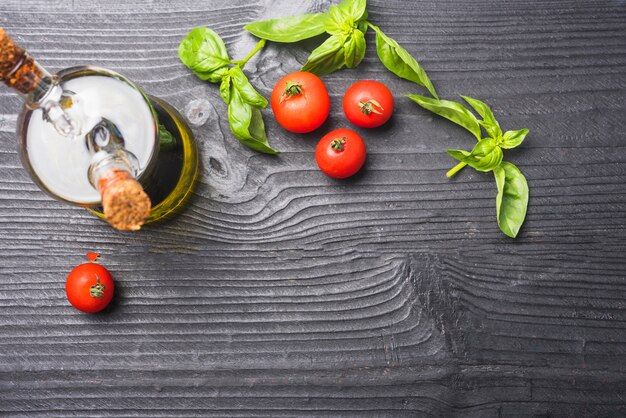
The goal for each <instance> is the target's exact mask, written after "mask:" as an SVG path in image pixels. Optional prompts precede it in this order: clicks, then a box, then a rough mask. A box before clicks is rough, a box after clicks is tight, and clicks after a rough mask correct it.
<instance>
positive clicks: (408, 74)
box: [370, 25, 480, 129]
mask: <svg viewBox="0 0 626 418" xmlns="http://www.w3.org/2000/svg"><path fill="white" fill-rule="evenodd" d="M370 26H371V27H372V29H374V31H376V51H377V52H378V58H380V61H381V62H382V63H383V65H384V66H385V67H387V69H388V70H389V71H391V72H392V73H394V74H395V75H397V76H398V77H401V78H404V79H406V80H409V81H412V82H414V83H417V84H419V85H420V86H424V87H426V89H427V90H428V91H429V92H430V94H432V95H433V97H435V98H437V99H438V98H439V96H437V92H436V91H435V87H434V86H433V84H432V83H431V82H430V79H429V78H428V75H427V74H426V71H424V69H423V68H422V66H421V65H419V63H418V62H417V61H415V58H413V57H412V56H411V54H409V53H408V52H407V50H406V49H404V48H402V47H401V46H400V45H399V44H398V43H397V42H396V41H395V40H393V39H391V38H390V37H388V36H387V35H385V34H384V33H383V32H382V31H381V30H380V29H379V28H378V27H376V26H374V25H370ZM479 129H480V128H479Z"/></svg>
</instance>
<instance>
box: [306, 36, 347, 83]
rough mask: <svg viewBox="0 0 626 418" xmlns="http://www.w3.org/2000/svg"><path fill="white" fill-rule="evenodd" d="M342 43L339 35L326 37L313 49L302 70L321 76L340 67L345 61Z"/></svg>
mask: <svg viewBox="0 0 626 418" xmlns="http://www.w3.org/2000/svg"><path fill="white" fill-rule="evenodd" d="M343 44H344V41H343V40H342V38H341V36H339V35H333V36H331V37H330V38H328V39H326V41H324V43H323V44H321V45H320V46H318V47H317V48H315V49H314V50H313V52H312V53H311V56H309V60H308V61H307V62H306V64H304V66H303V67H302V71H308V72H311V73H313V74H316V75H318V76H320V77H321V76H323V75H326V74H330V73H332V72H333V71H336V70H338V69H340V68H341V67H343V66H344V65H345V63H346V60H345V54H344V51H343Z"/></svg>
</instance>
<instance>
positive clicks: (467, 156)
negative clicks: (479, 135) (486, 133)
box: [448, 138, 502, 172]
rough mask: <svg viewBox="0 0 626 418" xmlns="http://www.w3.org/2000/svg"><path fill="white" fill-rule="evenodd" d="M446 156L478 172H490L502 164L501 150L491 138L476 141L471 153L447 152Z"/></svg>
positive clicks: (460, 151)
mask: <svg viewBox="0 0 626 418" xmlns="http://www.w3.org/2000/svg"><path fill="white" fill-rule="evenodd" d="M448 154H450V156H452V158H455V159H457V160H459V161H461V162H464V163H466V164H467V165H469V166H470V167H472V168H474V169H476V170H478V171H483V172H486V171H491V170H493V169H494V168H496V167H498V166H499V165H500V163H501V162H502V149H501V148H500V147H499V146H498V145H497V144H496V140H495V139H493V138H486V139H482V140H480V141H478V143H477V144H476V145H475V146H474V149H472V152H471V153H468V152H467V151H463V150H448Z"/></svg>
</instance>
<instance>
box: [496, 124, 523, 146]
mask: <svg viewBox="0 0 626 418" xmlns="http://www.w3.org/2000/svg"><path fill="white" fill-rule="evenodd" d="M526 135H528V129H526V128H524V129H520V130H519V131H506V132H505V133H504V135H503V136H502V143H501V144H500V146H501V147H502V148H504V149H511V148H515V147H517V146H518V145H519V144H521V143H522V141H524V138H526Z"/></svg>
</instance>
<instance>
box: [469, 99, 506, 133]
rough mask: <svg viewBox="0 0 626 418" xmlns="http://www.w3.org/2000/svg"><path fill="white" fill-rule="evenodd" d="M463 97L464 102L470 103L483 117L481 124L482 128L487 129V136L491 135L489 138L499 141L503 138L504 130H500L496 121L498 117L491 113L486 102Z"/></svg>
mask: <svg viewBox="0 0 626 418" xmlns="http://www.w3.org/2000/svg"><path fill="white" fill-rule="evenodd" d="M461 97H462V98H463V100H465V101H466V102H467V103H469V105H470V106H472V107H473V108H474V110H475V111H476V112H478V114H479V115H480V116H482V118H483V120H482V122H479V123H480V126H482V127H483V128H485V131H487V134H489V136H490V137H492V138H495V139H499V138H500V137H501V136H502V129H500V124H499V123H498V121H497V120H496V117H495V116H494V115H493V112H492V111H491V109H490V108H489V106H487V105H486V104H485V103H484V102H481V101H480V100H477V99H473V98H471V97H468V96H461Z"/></svg>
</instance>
